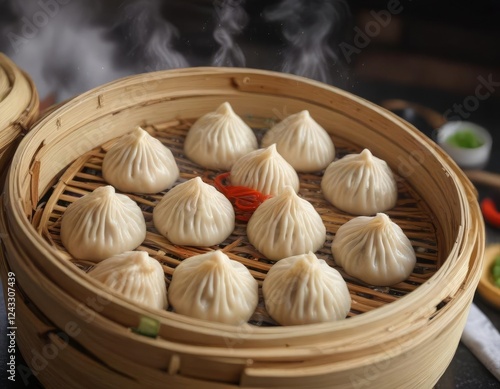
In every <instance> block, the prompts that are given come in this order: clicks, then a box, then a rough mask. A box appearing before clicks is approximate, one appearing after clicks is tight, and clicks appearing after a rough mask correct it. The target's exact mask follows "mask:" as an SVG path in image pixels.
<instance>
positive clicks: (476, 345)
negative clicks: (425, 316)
mask: <svg viewBox="0 0 500 389" xmlns="http://www.w3.org/2000/svg"><path fill="white" fill-rule="evenodd" d="M462 342H463V343H464V344H465V345H466V346H467V347H468V348H469V350H470V351H471V352H472V353H473V354H474V355H475V356H476V357H477V358H478V359H479V360H480V361H481V362H482V363H483V365H484V366H486V368H487V369H488V370H489V371H491V373H492V374H493V375H494V376H495V377H496V378H497V379H498V380H499V381H500V333H499V332H498V331H497V329H496V328H495V327H494V326H493V324H492V323H491V321H490V320H489V319H488V318H487V317H486V315H485V314H484V313H483V312H481V310H480V309H479V308H478V307H477V306H476V305H474V304H472V305H471V307H470V311H469V317H468V318H467V323H466V324H465V329H464V332H463V334H462Z"/></svg>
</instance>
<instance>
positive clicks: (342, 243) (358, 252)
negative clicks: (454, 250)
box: [332, 213, 416, 286]
mask: <svg viewBox="0 0 500 389" xmlns="http://www.w3.org/2000/svg"><path fill="white" fill-rule="evenodd" d="M332 254H333V258H334V259H335V262H336V263H337V264H338V265H340V266H342V267H343V268H344V270H345V271H346V273H347V274H350V275H351V276H353V277H356V278H359V279H360V280H362V281H364V282H366V283H368V284H371V285H377V286H390V285H394V284H397V283H398V282H401V281H404V280H405V279H407V278H408V276H409V275H410V274H411V273H412V271H413V268H414V267H415V263H416V255H415V251H414V250H413V247H412V245H411V242H410V240H409V239H408V237H407V236H406V235H405V233H404V231H403V230H402V229H401V227H399V226H398V225H397V224H396V223H394V222H393V221H392V220H391V219H390V218H389V216H387V215H386V214H384V213H378V214H377V215H376V216H358V217H356V218H354V219H351V220H349V221H348V222H347V223H345V224H343V225H342V226H340V228H339V229H338V231H337V234H336V235H335V238H334V240H333V243H332Z"/></svg>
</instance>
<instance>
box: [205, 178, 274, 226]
mask: <svg viewBox="0 0 500 389" xmlns="http://www.w3.org/2000/svg"><path fill="white" fill-rule="evenodd" d="M229 174H230V173H229V172H227V173H222V174H219V175H218V176H217V177H215V179H214V184H215V187H216V188H217V189H218V190H219V191H220V192H221V193H222V194H223V195H224V196H226V197H227V199H228V200H229V201H230V202H231V204H233V207H234V210H235V215H236V216H235V217H236V219H237V220H241V221H245V222H247V221H248V220H250V217H251V216H252V215H253V213H254V212H255V210H256V209H257V208H258V206H259V205H261V204H262V203H263V202H264V201H266V200H267V199H268V198H270V197H271V196H270V195H265V194H262V193H260V192H259V191H258V190H255V189H252V188H248V187H246V186H237V185H231V184H230V183H229Z"/></svg>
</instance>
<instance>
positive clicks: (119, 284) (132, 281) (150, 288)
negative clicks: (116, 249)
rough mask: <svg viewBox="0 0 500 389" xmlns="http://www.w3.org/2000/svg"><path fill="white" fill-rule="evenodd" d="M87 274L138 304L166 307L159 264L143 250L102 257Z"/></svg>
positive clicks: (159, 307) (164, 288)
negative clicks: (103, 258)
mask: <svg viewBox="0 0 500 389" xmlns="http://www.w3.org/2000/svg"><path fill="white" fill-rule="evenodd" d="M87 274H88V275H89V276H91V277H92V278H94V279H96V280H98V281H100V282H102V283H103V284H104V285H106V286H108V287H109V288H111V289H113V290H115V291H116V292H118V293H121V294H123V295H124V296H125V297H127V298H129V299H131V300H133V301H135V302H136V303H138V304H140V305H144V306H147V307H150V308H156V309H165V308H167V307H168V301H167V288H166V285H165V276H164V273H163V268H162V266H161V265H160V263H159V262H158V261H157V260H155V259H154V258H151V257H150V256H149V255H148V253H147V252H145V251H126V252H124V253H122V254H118V255H115V256H113V257H110V258H106V259H105V260H103V261H102V262H99V263H98V264H97V265H96V266H95V267H94V268H92V269H91V270H90V271H89V272H88V273H87Z"/></svg>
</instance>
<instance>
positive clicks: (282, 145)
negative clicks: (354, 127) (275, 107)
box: [262, 110, 335, 172]
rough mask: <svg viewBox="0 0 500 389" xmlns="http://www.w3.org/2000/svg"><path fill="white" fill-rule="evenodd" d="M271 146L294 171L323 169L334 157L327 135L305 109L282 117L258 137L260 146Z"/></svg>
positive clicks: (330, 140)
mask: <svg viewBox="0 0 500 389" xmlns="http://www.w3.org/2000/svg"><path fill="white" fill-rule="evenodd" d="M273 143H276V147H277V149H278V152H279V153H280V154H281V156H282V157H283V158H285V160H286V161H287V162H288V163H289V164H290V165H292V166H293V168H294V169H295V170H296V171H298V172H315V171H320V170H323V169H324V168H326V167H327V166H328V165H329V164H330V163H331V162H332V161H333V159H334V158H335V146H334V144H333V141H332V139H331V138H330V135H329V134H328V133H327V132H326V131H325V129H324V128H323V127H321V126H320V125H319V124H318V123H317V122H316V121H315V120H314V119H313V118H312V117H311V115H310V114H309V111H307V110H306V111H301V112H299V113H296V114H293V115H290V116H288V117H286V118H285V119H283V120H282V121H281V122H279V123H277V124H276V125H274V126H273V127H272V128H271V129H270V130H269V131H267V132H266V134H265V135H264V137H263V138H262V147H268V146H270V145H272V144H273Z"/></svg>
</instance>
